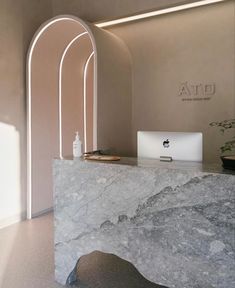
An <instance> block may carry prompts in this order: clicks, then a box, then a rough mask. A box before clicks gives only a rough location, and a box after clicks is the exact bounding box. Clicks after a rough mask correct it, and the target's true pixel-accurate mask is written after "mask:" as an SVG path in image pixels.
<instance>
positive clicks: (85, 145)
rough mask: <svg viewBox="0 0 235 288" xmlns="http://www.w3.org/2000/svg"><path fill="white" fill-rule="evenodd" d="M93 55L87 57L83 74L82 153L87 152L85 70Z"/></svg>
mask: <svg viewBox="0 0 235 288" xmlns="http://www.w3.org/2000/svg"><path fill="white" fill-rule="evenodd" d="M93 55H94V51H93V52H92V53H91V54H90V56H89V57H88V59H87V61H86V64H85V68H84V72H83V105H84V106H83V112H84V114H83V117H84V152H87V111H86V110H87V68H88V65H89V63H90V60H91V58H92V56H93Z"/></svg>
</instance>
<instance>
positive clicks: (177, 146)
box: [137, 131, 202, 162]
mask: <svg viewBox="0 0 235 288" xmlns="http://www.w3.org/2000/svg"><path fill="white" fill-rule="evenodd" d="M137 150H138V152H137V155H138V157H140V158H152V159H160V157H161V156H169V157H172V159H173V160H183V161H197V162H202V133H199V132H196V133H194V132H193V133H191V132H165V131H164V132H163V131H138V132H137Z"/></svg>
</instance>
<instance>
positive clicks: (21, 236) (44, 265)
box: [0, 214, 63, 288]
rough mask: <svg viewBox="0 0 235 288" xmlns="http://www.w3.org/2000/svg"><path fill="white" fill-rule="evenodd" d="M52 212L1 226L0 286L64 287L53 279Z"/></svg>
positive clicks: (15, 287) (6, 287)
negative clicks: (5, 226)
mask: <svg viewBox="0 0 235 288" xmlns="http://www.w3.org/2000/svg"><path fill="white" fill-rule="evenodd" d="M53 258H54V255H53V215H52V214H48V215H45V216H42V217H39V218H35V219H33V220H30V221H23V222H20V223H17V224H14V225H11V226H9V227H7V228H4V229H1V230H0V287H1V288H61V287H63V286H61V285H59V284H57V283H55V281H54V265H53V263H54V259H53Z"/></svg>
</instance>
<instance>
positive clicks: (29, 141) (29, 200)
mask: <svg viewBox="0 0 235 288" xmlns="http://www.w3.org/2000/svg"><path fill="white" fill-rule="evenodd" d="M68 19H69V18H68V17H61V18H57V19H54V20H52V21H50V22H48V23H47V24H46V25H45V26H44V27H42V28H41V27H40V28H39V32H38V33H36V34H35V35H36V36H35V37H34V38H33V40H32V42H31V45H30V48H29V52H28V56H27V95H28V97H27V219H31V218H32V85H31V83H32V55H33V51H34V48H35V46H36V44H37V41H38V39H39V38H40V37H41V36H42V34H43V33H44V32H45V31H46V30H47V29H48V28H49V27H50V26H52V25H53V24H55V23H56V22H59V21H63V20H68ZM69 20H70V21H74V22H78V21H76V20H75V19H69Z"/></svg>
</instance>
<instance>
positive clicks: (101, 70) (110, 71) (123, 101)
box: [27, 15, 131, 218]
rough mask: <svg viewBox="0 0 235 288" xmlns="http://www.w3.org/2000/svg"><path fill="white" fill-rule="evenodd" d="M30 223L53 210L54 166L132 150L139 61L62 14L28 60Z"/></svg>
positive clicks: (107, 36)
mask: <svg viewBox="0 0 235 288" xmlns="http://www.w3.org/2000/svg"><path fill="white" fill-rule="evenodd" d="M27 86H28V119H27V121H28V163H27V168H28V201H27V202H28V205H27V211H28V213H27V214H28V218H31V217H33V216H37V215H39V214H42V213H44V212H46V211H48V210H51V209H52V207H53V193H52V190H53V189H52V187H53V185H52V168H51V167H52V159H53V158H63V157H66V156H71V155H72V142H73V140H74V133H75V131H79V134H80V136H81V139H82V143H83V151H89V150H93V149H97V148H99V149H108V148H111V149H113V150H114V151H116V153H119V154H121V155H129V154H130V151H131V133H130V131H131V61H130V55H129V52H128V49H127V48H126V47H125V44H124V43H123V42H122V41H121V40H120V39H119V38H117V37H116V36H114V35H112V34H111V33H109V32H107V31H105V30H102V29H100V28H97V27H95V26H93V25H92V24H88V23H85V22H84V21H82V20H81V19H79V18H77V17H74V16H71V15H62V16H58V17H55V18H53V19H51V20H49V21H48V22H46V23H44V24H43V25H42V26H41V27H40V28H39V30H38V31H37V32H36V34H35V36H34V38H33V39H32V42H31V45H30V48H29V52H28V59H27Z"/></svg>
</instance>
